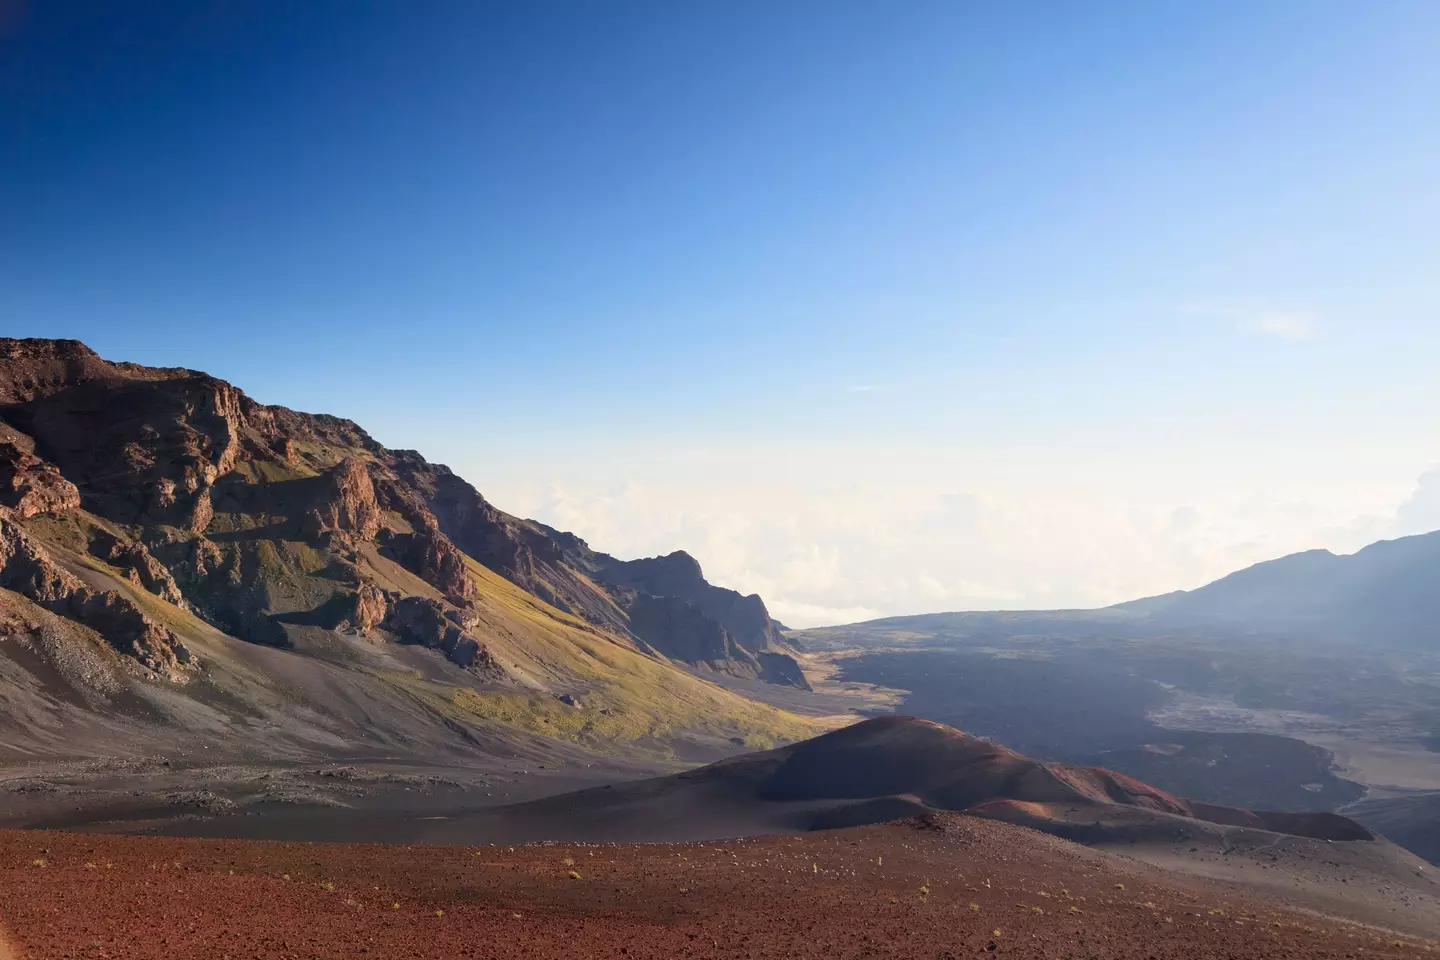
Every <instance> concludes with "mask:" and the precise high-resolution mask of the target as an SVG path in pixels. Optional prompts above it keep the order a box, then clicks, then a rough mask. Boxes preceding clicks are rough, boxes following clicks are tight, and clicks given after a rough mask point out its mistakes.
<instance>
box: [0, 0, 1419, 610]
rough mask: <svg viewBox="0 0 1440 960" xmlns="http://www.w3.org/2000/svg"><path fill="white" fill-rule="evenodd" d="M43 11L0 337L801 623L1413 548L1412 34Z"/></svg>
mask: <svg viewBox="0 0 1440 960" xmlns="http://www.w3.org/2000/svg"><path fill="white" fill-rule="evenodd" d="M59 6H60V5H56V4H43V3H38V2H31V3H24V2H22V3H19V4H18V5H17V4H16V3H15V2H14V0H10V2H8V3H0V332H3V333H5V334H8V335H26V336H68V337H78V338H80V339H83V340H85V341H86V342H88V343H90V344H91V345H92V346H93V347H95V348H96V349H97V350H99V351H100V352H101V353H102V354H104V355H106V356H109V357H112V358H117V359H130V360H136V361H141V362H146V363H154V364H173V365H184V366H191V367H195V368H200V369H205V370H207V371H209V372H212V373H215V374H217V375H219V376H223V377H226V378H227V379H230V380H233V381H234V382H236V383H238V384H239V385H241V386H242V387H244V388H245V389H246V390H247V391H248V392H250V393H251V394H252V395H254V396H256V397H257V398H258V399H261V400H263V401H266V402H272V403H283V404H287V405H290V406H295V407H298V408H302V409H310V410H321V411H327V412H333V413H337V414H341V415H345V416H349V417H352V418H354V419H356V420H357V421H359V422H361V423H362V424H364V425H366V426H367V427H368V428H370V429H371V431H372V432H373V433H375V434H376V436H377V437H378V438H379V439H380V440H382V441H383V442H385V443H387V444H390V445H393V446H408V447H418V448H419V449H421V450H422V452H424V453H425V454H426V455H427V456H430V457H431V458H432V459H436V460H441V461H444V462H449V463H451V464H452V465H453V466H455V467H456V468H457V469H459V470H460V471H461V472H462V473H463V474H464V475H466V476H467V477H468V478H469V479H471V480H472V481H473V482H475V483H476V485H477V486H479V487H480V488H481V489H482V490H484V491H485V492H486V493H487V494H489V495H490V496H491V497H492V499H494V500H495V501H496V502H497V503H498V504H499V505H500V506H502V507H505V508H508V509H512V510H514V511H517V512H524V513H530V514H532V515H536V516H538V517H539V518H541V519H544V520H547V521H550V522H556V523H561V524H564V525H567V526H569V527H571V528H573V529H576V530H577V532H579V533H581V534H582V535H584V536H587V537H588V538H589V539H591V540H592V542H594V543H595V544H596V545H597V546H599V547H601V548H605V549H611V550H613V551H615V552H617V553H621V554H627V555H628V554H638V553H653V552H658V551H661V550H668V549H673V548H675V547H681V546H683V547H686V548H688V549H691V550H692V552H694V553H696V555H697V556H698V557H699V558H700V559H701V561H702V562H703V563H704V564H705V565H706V568H707V570H708V571H709V572H710V573H711V574H712V575H713V576H714V577H715V578H716V579H724V580H727V581H729V582H732V583H733V584H734V585H736V586H739V587H741V588H744V589H757V590H761V591H762V592H763V593H765V595H766V596H767V597H769V598H771V600H772V606H775V607H776V609H777V610H778V611H779V612H780V613H781V614H782V615H783V616H785V617H787V618H788V619H790V620H793V621H796V622H821V621H825V620H832V619H844V618H848V617H858V616H862V615H871V614H880V613H900V612H918V611H920V610H931V609H947V608H961V607H976V606H996V605H1000V606H1029V605H1041V606H1049V605H1068V604H1090V603H1104V602H1110V601H1113V600H1120V599H1124V598H1126V597H1128V596H1133V595H1137V594H1139V593H1144V592H1154V591H1158V590H1163V589H1172V588H1175V587H1182V586H1193V585H1195V584H1196V583H1199V582H1202V581H1203V580H1205V579H1207V578H1209V577H1212V576H1215V575H1219V574H1222V573H1224V572H1226V571H1228V570H1229V569H1231V568H1232V567H1233V566H1236V565H1239V564H1242V563H1246V562H1251V561H1252V560H1257V559H1262V558H1264V557H1266V556H1271V555H1275V554H1277V553H1281V552H1285V551H1286V550H1290V549H1298V548H1302V547H1308V546H1315V545H1323V546H1332V547H1334V548H1336V549H1349V548H1353V547H1354V546H1358V545H1359V544H1360V543H1362V542H1364V540H1365V539H1366V538H1373V537H1375V536H1383V535H1392V534H1394V533H1396V532H1414V530H1413V529H1411V528H1414V527H1416V526H1417V525H1418V526H1426V525H1427V524H1429V523H1430V522H1431V521H1430V520H1427V519H1426V518H1427V517H1431V516H1432V514H1427V513H1426V512H1425V510H1424V509H1422V508H1421V507H1417V506H1415V503H1416V502H1417V501H1416V498H1417V496H1419V495H1420V494H1417V490H1419V491H1420V493H1423V491H1424V490H1425V489H1429V487H1427V486H1426V484H1422V483H1420V478H1421V477H1422V475H1428V474H1427V472H1428V471H1429V470H1430V469H1431V468H1432V465H1433V464H1434V462H1435V461H1436V460H1437V459H1440V417H1437V414H1440V377H1436V376H1435V373H1434V371H1435V370H1436V369H1437V366H1440V363H1437V361H1440V177H1436V175H1435V172H1436V171H1437V170H1440V96H1437V92H1440V58H1437V57H1436V56H1434V51H1435V50H1436V49H1440V6H1437V5H1436V4H1433V3H1430V2H1425V0H1418V2H1411V3H1401V2H1376V3H1365V4H1357V3H1348V2H1347V3H1333V2H1325V0H1304V2H1262V3H1253V2H1246V3H1210V4H1194V3H1169V2H1144V3H1138V2H1137V3H1094V4H1074V3H1064V2H1055V3H1039V2H1034V3H1015V4H979V3H960V2H947V3H918V2H917V3H907V4H881V3H873V2H867V3H846V2H836V3H825V4H820V3H758V2H755V3H749V2H740V3H718V2H717V3H699V2H697V3H685V4H673V3H671V4H666V3H647V4H640V3H604V4H601V3H580V2H575V3H513V4H480V3H423V4H390V3H355V2H328V3H327V2H312V3H307V4H293V3H279V2H274V3H265V2H256V3H218V2H216V3H206V2H187V3H163V2H154V3H148V4H144V5H124V6H125V7H127V8H131V7H143V10H142V9H124V10H121V9H120V6H121V5H115V4H101V3H92V4H83V3H81V4H70V5H68V8H67V9H64V10H61V9H58V7H59ZM87 6H88V7H91V8H92V9H89V10H86V9H85V8H86V7H87ZM1417 484H1418V487H1417ZM957 505H960V506H957ZM1422 507H1423V504H1422ZM1437 507H1440V505H1437ZM1401 518H1403V520H1402V519H1401ZM1397 524H1400V526H1397ZM1433 525H1435V526H1440V510H1437V511H1435V512H1434V513H1433Z"/></svg>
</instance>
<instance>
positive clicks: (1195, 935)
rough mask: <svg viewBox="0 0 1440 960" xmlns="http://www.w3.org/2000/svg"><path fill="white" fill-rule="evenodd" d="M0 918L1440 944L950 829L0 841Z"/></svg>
mask: <svg viewBox="0 0 1440 960" xmlns="http://www.w3.org/2000/svg"><path fill="white" fill-rule="evenodd" d="M0 924H3V925H4V927H5V928H6V929H8V931H9V933H10V939H11V940H12V941H13V945H14V948H15V950H16V951H17V953H19V954H20V955H21V956H23V957H24V958H27V960H50V958H62V957H63V958H107V960H131V958H137V960H138V958H148V957H165V958H177V960H184V958H195V960H200V958H204V960H220V958H227V957H229V958H242V957H243V958H246V960H251V958H266V960H269V958H357V957H377V958H380V957H383V958H387V960H404V958H437V960H438V958H460V957H493V958H521V957H527V958H550V957H596V958H601V957H614V958H621V957H624V958H626V960H631V958H646V957H651V958H666V960H669V958H676V957H735V958H742V957H743V958H750V960H759V958H767V957H774V958H782V957H784V958H789V957H827V958H829V957H857V958H858V957H873V956H895V957H939V958H953V957H961V956H976V955H981V956H984V955H996V956H1009V957H1058V956H1064V957H1077V958H1078V957H1093V958H1132V957H1133V958H1211V957H1213V958H1231V957H1247V958H1250V957H1275V958H1281V957H1284V958H1296V960H1299V958H1332V957H1333V958H1341V957H1358V956H1363V957H1395V958H1407V957H1420V956H1424V955H1426V954H1427V953H1428V952H1432V951H1434V950H1435V949H1437V947H1440V945H1437V944H1435V943H1433V942H1428V943H1427V942H1424V941H1420V940H1415V939H1412V938H1409V937H1405V936H1401V935H1397V934H1394V933H1387V932H1384V931H1381V930H1379V929H1377V928H1374V927H1366V926H1359V925H1356V924H1351V923H1344V922H1340V921H1336V920H1330V919H1322V918H1320V917H1318V916H1316V915H1314V914H1309V913H1305V912H1301V911H1297V910H1293V909H1290V908H1287V907H1278V906H1272V905H1268V904H1266V903H1259V902H1256V901H1255V900H1254V899H1253V897H1247V896H1246V895H1245V894H1244V893H1243V892H1241V891H1237V890H1234V889H1233V888H1227V887H1226V886H1224V885H1220V884H1215V883H1211V882H1207V881H1204V880H1195V879H1188V878H1178V877H1176V876H1175V875H1174V874H1167V873H1164V872H1162V871H1161V870H1160V869H1157V868H1156V867H1153V866H1149V865H1146V864H1143V863H1140V862H1138V861H1136V860H1133V859H1129V858H1126V857H1120V856H1115V855H1111V854H1106V853H1101V852H1097V851H1093V850H1089V849H1086V848H1083V847H1079V846H1076V845H1073V844H1069V843H1066V842H1064V841H1060V840H1057V839H1055V838H1053V837H1049V836H1046V835H1043V834H1040V833H1037V832H1034V831H1031V830H1026V829H1023V828H1019V827H1013V826H1009V825H1006V824H1002V823H995V822H991V821H984V820H976V819H973V818H969V817H963V816H954V815H943V816H939V817H935V818H929V819H927V820H925V821H909V822H904V823H895V824H887V825H882V826H876V827H863V828H857V829H851V830H842V831H832V832H824V833H814V834H808V835H804V836H774V837H763V838H757V839H751V840H737V841H725V842H716V843H705V844H650V845H580V844H538V845H531V846H521V847H503V846H495V847H479V848H476V847H434V846H429V847H413V846H375V845H340V844H333V845H332V844H309V843H267V842H255V841H236V840H198V839H178V838H159V837H132V836H124V837H121V836H101V835H93V834H77V833H65V832H45V831H4V832H0ZM0 956H3V954H0Z"/></svg>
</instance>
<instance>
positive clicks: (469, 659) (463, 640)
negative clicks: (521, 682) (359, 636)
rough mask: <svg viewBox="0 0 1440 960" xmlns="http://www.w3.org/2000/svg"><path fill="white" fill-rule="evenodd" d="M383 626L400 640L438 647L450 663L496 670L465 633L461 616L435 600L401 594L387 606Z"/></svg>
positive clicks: (483, 650)
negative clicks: (386, 616)
mask: <svg viewBox="0 0 1440 960" xmlns="http://www.w3.org/2000/svg"><path fill="white" fill-rule="evenodd" d="M385 626H386V627H387V628H388V629H389V630H390V631H391V632H392V633H394V634H395V636H396V638H397V639H399V640H400V641H401V642H402V643H414V644H419V645H420V646H423V647H427V648H429V649H431V650H441V651H443V652H444V653H445V656H446V657H447V658H449V660H450V661H451V662H452V663H455V664H457V665H459V666H461V667H465V668H467V669H472V668H473V669H477V670H483V671H486V672H491V673H499V672H500V667H499V665H498V664H497V663H496V662H495V659H494V657H492V656H491V655H490V651H489V650H488V649H486V647H485V645H484V644H483V643H481V642H480V641H479V640H477V639H475V638H474V637H473V636H471V635H470V634H468V633H466V632H465V629H466V628H465V616H464V614H463V613H461V612H460V611H457V610H454V609H451V608H447V607H446V605H445V604H443V603H441V602H440V601H438V600H429V599H427V598H425V597H403V598H401V599H400V600H399V601H398V602H396V604H395V605H394V607H393V608H392V609H391V612H390V616H389V618H388V619H387V620H386V622H385Z"/></svg>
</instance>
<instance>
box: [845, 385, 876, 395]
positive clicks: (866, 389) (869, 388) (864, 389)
mask: <svg viewBox="0 0 1440 960" xmlns="http://www.w3.org/2000/svg"><path fill="white" fill-rule="evenodd" d="M879 389H880V388H879V387H877V386H875V384H873V383H861V384H856V385H855V386H853V387H846V388H845V392H846V393H874V392H876V391H877V390H879Z"/></svg>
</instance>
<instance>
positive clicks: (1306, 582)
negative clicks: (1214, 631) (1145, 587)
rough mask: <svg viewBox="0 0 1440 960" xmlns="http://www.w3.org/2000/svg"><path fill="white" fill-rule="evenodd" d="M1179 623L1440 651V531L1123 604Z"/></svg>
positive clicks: (1273, 565) (1300, 557) (1308, 554)
mask: <svg viewBox="0 0 1440 960" xmlns="http://www.w3.org/2000/svg"><path fill="white" fill-rule="evenodd" d="M1111 609H1114V610H1126V611H1129V612H1132V613H1136V614H1142V615H1145V616H1148V617H1150V618H1152V619H1155V620H1159V621H1163V622H1167V623H1175V624H1202V623H1206V622H1210V623H1223V624H1231V625H1240V626H1243V627H1245V628H1248V629H1253V630H1263V631H1275V632H1285V633H1304V634H1305V635H1308V636H1314V637H1317V638H1326V639H1334V640H1343V641H1356V642H1364V643H1369V644H1374V645H1379V646H1410V647H1413V646H1440V531H1437V532H1435V533H1427V534H1421V535H1419V536H1413V537H1404V538H1401V539H1399V540H1382V541H1380V542H1379V543H1372V544H1371V545H1370V546H1368V547H1365V548H1364V549H1363V550H1360V551H1358V552H1356V553H1353V554H1349V555H1337V554H1333V553H1331V552H1329V551H1328V550H1307V551H1305V552H1304V553H1295V554H1291V555H1290V556H1286V557H1281V558H1280V559H1278V560H1269V561H1266V562H1264V563H1257V564H1255V565H1254V566H1252V567H1246V568H1245V569H1244V570H1240V571H1238V572H1236V573H1232V574H1230V575H1229V576H1227V577H1223V578H1221V579H1219V580H1216V581H1215V582H1213V583H1210V584H1207V585H1206V586H1203V587H1200V588H1198V589H1196V590H1189V591H1184V590H1182V591H1177V592H1175V593H1168V594H1165V595H1163V596H1159V597H1150V598H1147V599H1144V600H1137V601H1132V602H1130V603H1124V604H1119V605H1117V606H1116V607H1113V608H1111Z"/></svg>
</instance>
